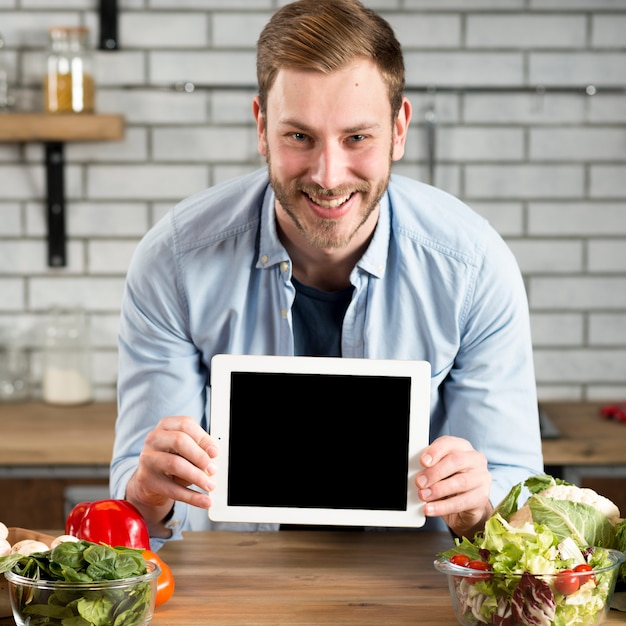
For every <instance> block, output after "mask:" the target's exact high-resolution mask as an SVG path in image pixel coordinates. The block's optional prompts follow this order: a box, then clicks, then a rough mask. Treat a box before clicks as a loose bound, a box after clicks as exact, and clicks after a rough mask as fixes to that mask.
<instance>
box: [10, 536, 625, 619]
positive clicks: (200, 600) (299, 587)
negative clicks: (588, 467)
mask: <svg viewBox="0 0 626 626" xmlns="http://www.w3.org/2000/svg"><path fill="white" fill-rule="evenodd" d="M451 546H452V539H451V537H450V535H449V534H447V533H430V532H403V531H400V532H348V531H345V532H321V531H318V532H309V531H280V532H260V533H239V532H220V531H213V532H198V533H186V534H185V538H184V539H183V540H182V541H173V542H170V543H168V544H167V545H165V546H164V547H163V549H162V550H161V551H160V553H159V554H160V556H161V557H162V558H163V560H164V561H165V562H166V563H167V564H168V565H169V566H170V567H171V568H172V573H173V574H174V579H175V581H176V590H175V592H174V595H173V596H172V598H171V599H170V600H169V601H168V602H167V603H166V604H163V605H161V606H159V607H157V608H156V610H155V613H154V617H153V619H152V622H151V626H206V625H207V624H211V625H212V626H226V625H230V626H232V625H235V624H236V625H244V624H245V625H247V624H255V625H264V624H271V625H272V626H276V625H279V624H280V625H283V624H289V625H295V624H315V625H320V624H333V625H335V626H336V625H351V624H355V625H357V624H358V625H359V626H369V625H371V626H374V625H375V626H380V624H392V625H399V624H419V625H420V626H443V625H445V626H450V625H451V624H456V623H457V622H456V619H455V616H454V611H453V608H452V601H451V598H450V593H449V591H448V584H447V578H446V577H445V576H444V575H443V574H440V573H439V572H437V571H436V570H435V569H434V567H433V560H434V558H435V555H436V553H437V552H440V551H443V550H446V549H447V548H449V547H451ZM604 623H605V624H606V626H613V625H617V624H626V613H621V612H618V611H615V610H611V611H610V612H609V618H608V619H607V620H606V621H605V622H604ZM0 624H12V621H11V620H0Z"/></svg>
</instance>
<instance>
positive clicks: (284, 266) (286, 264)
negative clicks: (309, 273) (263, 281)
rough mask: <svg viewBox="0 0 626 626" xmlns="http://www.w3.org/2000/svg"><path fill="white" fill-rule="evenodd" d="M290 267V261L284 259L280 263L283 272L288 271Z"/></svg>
mask: <svg viewBox="0 0 626 626" xmlns="http://www.w3.org/2000/svg"><path fill="white" fill-rule="evenodd" d="M288 269H289V263H287V261H283V262H282V263H281V264H280V271H281V272H286V271H287V270H288Z"/></svg>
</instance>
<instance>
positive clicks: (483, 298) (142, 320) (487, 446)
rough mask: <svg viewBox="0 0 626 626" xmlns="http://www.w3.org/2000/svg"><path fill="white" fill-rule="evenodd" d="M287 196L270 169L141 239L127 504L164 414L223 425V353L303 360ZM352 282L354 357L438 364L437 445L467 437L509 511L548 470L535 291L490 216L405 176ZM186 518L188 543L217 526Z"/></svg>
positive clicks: (123, 397)
mask: <svg viewBox="0 0 626 626" xmlns="http://www.w3.org/2000/svg"><path fill="white" fill-rule="evenodd" d="M274 199H275V198H274V193H273V190H272V188H271V187H270V186H269V180H268V176H267V171H266V169H262V170H259V171H257V172H255V173H253V174H249V175H246V176H243V177H240V178H237V179H235V180H232V181H229V182H227V183H223V184H220V185H217V186H215V187H213V188H210V189H207V190H205V191H203V192H201V193H199V194H196V195H195V196H192V197H190V198H188V199H186V200H184V201H183V202H181V203H180V204H178V205H177V206H176V207H174V208H173V209H172V210H171V211H170V212H169V213H168V214H167V215H166V216H165V217H164V218H163V219H162V220H161V221H160V222H159V223H158V224H157V225H156V226H155V227H154V228H153V229H152V230H151V231H150V232H149V233H148V234H147V235H146V236H145V237H144V239H143V240H142V241H141V243H140V244H139V246H138V248H137V250H136V253H135V255H134V257H133V260H132V262H131V265H130V268H129V271H128V277H127V284H126V289H125V293H124V298H123V304H122V310H121V320H120V335H119V385H118V396H119V398H118V399H119V417H118V421H117V432H116V442H115V449H114V454H113V460H112V464H111V489H112V495H113V497H116V498H122V497H123V496H124V492H125V486H126V483H127V481H128V479H129V477H130V475H131V474H132V472H133V471H134V470H135V468H136V465H137V460H138V456H139V453H140V451H141V449H142V446H143V441H144V438H145V436H146V434H147V433H148V431H150V430H151V429H152V428H154V426H155V425H156V423H157V422H158V421H159V420H160V419H161V418H162V417H165V416H167V415H192V416H194V417H195V418H196V419H197V420H198V422H200V424H202V426H203V427H204V428H206V429H207V430H208V428H209V425H210V415H209V410H208V407H209V397H210V387H209V380H210V361H211V357H212V356H213V355H214V354H218V353H239V354H281V355H292V354H293V353H294V338H293V329H292V318H291V306H292V304H293V301H294V297H295V290H294V287H293V284H292V283H291V261H290V259H289V256H288V254H287V252H286V251H285V248H284V247H283V246H282V244H281V243H280V240H279V238H278V236H277V232H276V224H275V218H274V208H273V207H274ZM350 280H351V282H352V284H353V285H354V293H353V296H352V301H351V303H350V305H349V307H348V309H347V312H346V315H345V319H344V322H343V329H342V354H343V356H345V357H359V358H368V359H409V360H426V361H428V362H430V364H431V368H432V385H431V391H432V397H431V425H430V437H431V440H432V439H434V438H436V437H438V436H439V435H442V434H451V435H455V436H458V437H463V438H465V439H468V440H469V441H470V442H471V444H472V445H473V446H474V448H476V449H477V450H479V451H481V452H483V453H484V454H485V455H486V457H487V460H488V463H489V469H490V470H491V473H492V476H493V484H492V490H491V500H492V502H493V503H494V504H497V503H498V502H499V501H500V500H501V499H502V498H503V497H504V495H506V493H507V492H508V491H509V489H510V488H511V487H512V486H513V485H514V484H515V483H517V482H521V481H523V480H525V479H526V478H527V477H528V476H529V475H530V474H536V473H540V472H542V471H543V460H542V454H541V440H540V434H539V422H538V415H537V413H538V411H537V398H536V388H535V378H534V369H533V357H532V347H531V338H530V325H529V316H528V305H527V300H526V293H525V289H524V284H523V281H522V277H521V273H520V270H519V268H518V266H517V263H516V261H515V259H514V257H513V255H512V253H511V251H510V250H509V248H508V247H507V245H506V244H505V242H504V241H503V240H502V239H501V237H500V236H499V235H498V234H497V233H496V232H495V230H494V229H493V228H491V226H490V225H489V224H488V223H487V221H486V220H484V219H483V218H482V217H480V216H479V215H477V214H476V213H475V212H473V211H472V210H471V209H470V208H468V207H467V206H466V205H465V204H463V203H462V202H460V201H459V200H457V199H456V198H454V197H452V196H450V195H448V194H447V193H445V192H443V191H441V190H438V189H435V188H433V187H430V186H428V185H425V184H423V183H419V182H416V181H413V180H411V179H408V178H405V177H402V176H398V175H393V176H392V177H391V181H390V184H389V188H388V190H387V193H386V194H385V195H384V196H383V198H382V200H381V202H380V218H379V221H378V225H377V227H376V231H375V233H374V236H373V238H372V241H371V243H370V245H369V247H368V249H367V251H366V252H365V254H364V255H363V257H362V258H361V260H360V261H359V262H358V263H357V265H356V267H355V268H354V269H353V271H352V273H351V275H350ZM276 401H277V402H282V401H285V398H277V399H276ZM174 519H175V522H176V523H177V529H176V532H175V534H174V536H175V537H176V536H179V534H178V531H179V530H181V529H185V530H186V529H190V528H191V529H194V530H198V529H202V528H210V527H211V524H210V522H209V521H208V519H207V513H206V511H199V510H195V509H194V510H190V507H187V506H185V505H182V504H180V503H177V505H176V510H175V515H174Z"/></svg>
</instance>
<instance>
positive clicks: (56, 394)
mask: <svg viewBox="0 0 626 626" xmlns="http://www.w3.org/2000/svg"><path fill="white" fill-rule="evenodd" d="M42 398H43V401H44V402H47V403H49V404H63V405H67V404H85V403H87V402H91V400H92V399H93V395H92V384H91V341H90V337H89V328H88V326H87V318H86V316H85V313H84V312H83V311H81V310H72V311H66V310H61V309H55V310H54V311H52V312H51V314H50V316H49V320H48V323H47V325H46V328H45V336H44V354H43V380H42Z"/></svg>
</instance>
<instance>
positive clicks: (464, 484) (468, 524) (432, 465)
mask: <svg viewBox="0 0 626 626" xmlns="http://www.w3.org/2000/svg"><path fill="white" fill-rule="evenodd" d="M420 462H421V464H422V466H423V467H424V469H423V470H422V471H421V472H419V473H418V474H417V476H416V478H415V483H416V485H417V489H418V491H417V493H418V496H419V498H420V499H421V500H423V501H424V502H425V503H426V504H425V505H424V514H425V515H426V516H428V517H441V518H442V519H443V520H444V521H445V522H446V524H447V525H448V527H449V528H450V529H451V530H452V531H453V532H454V533H456V534H457V535H458V536H459V537H461V536H466V537H468V538H470V539H472V538H473V537H474V533H475V532H476V531H478V530H482V528H483V527H484V524H485V522H486V521H487V518H488V517H489V516H490V515H491V513H492V512H493V507H492V506H491V503H490V501H489V491H490V488H491V474H490V473H489V471H488V469H487V459H486V458H485V456H484V455H483V454H482V453H480V452H477V451H476V450H474V448H473V447H472V445H471V444H470V443H469V441H467V440H465V439H461V438H459V437H450V436H443V437H439V438H438V439H436V440H435V441H433V442H432V443H431V444H430V446H428V447H427V448H426V450H424V452H423V453H422V456H421V457H420Z"/></svg>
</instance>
